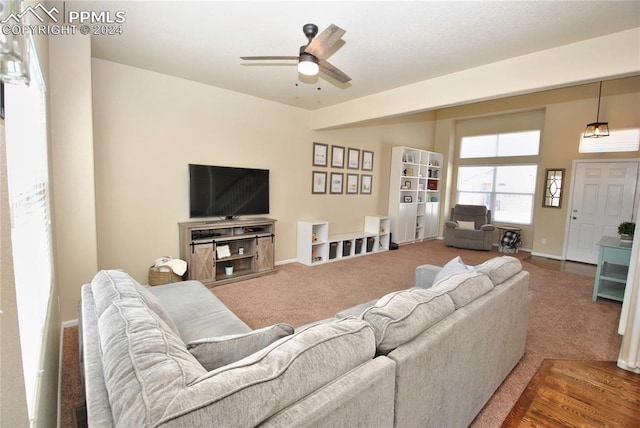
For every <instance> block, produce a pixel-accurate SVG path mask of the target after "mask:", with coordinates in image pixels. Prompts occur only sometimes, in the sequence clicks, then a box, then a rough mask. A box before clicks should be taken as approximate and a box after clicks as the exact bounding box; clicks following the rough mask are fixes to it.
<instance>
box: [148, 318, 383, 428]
mask: <svg viewBox="0 0 640 428" xmlns="http://www.w3.org/2000/svg"><path fill="white" fill-rule="evenodd" d="M374 355H375V339H374V335H373V330H372V328H371V326H370V325H368V324H367V323H365V322H364V321H362V320H358V319H356V318H346V319H344V320H340V321H336V322H333V323H329V324H318V325H314V326H311V327H309V328H307V329H305V330H301V331H299V332H296V333H295V334H293V335H291V336H287V337H284V338H282V339H280V340H278V341H277V342H275V343H273V344H271V345H270V346H268V347H266V348H264V349H263V350H261V351H258V352H256V353H255V354H252V355H250V356H249V357H247V358H244V359H242V360H240V361H237V362H235V363H233V364H229V365H227V366H224V367H221V368H219V369H217V370H213V371H210V372H208V373H207V374H206V375H205V376H204V377H202V378H200V379H199V380H198V381H197V382H195V383H193V384H191V385H190V386H189V388H185V389H183V390H182V391H180V393H179V394H178V395H177V396H176V397H174V399H173V400H172V401H171V403H170V404H169V405H168V406H167V409H166V413H165V417H164V418H163V420H162V421H160V423H167V425H168V426H211V427H214V426H257V425H259V424H260V423H261V422H263V421H265V420H266V419H267V418H268V417H270V416H272V415H273V414H275V413H277V412H278V411H280V410H281V409H284V408H286V407H287V406H290V405H291V404H293V403H297V402H298V401H300V400H301V399H302V398H303V397H306V396H308V395H309V394H311V393H313V392H314V391H317V390H319V389H321V388H323V387H325V386H327V385H328V384H329V383H331V382H333V381H334V380H335V379H338V378H340V377H341V376H343V375H345V374H346V373H349V372H351V371H352V370H353V369H355V368H356V367H359V366H361V365H362V364H365V363H367V362H370V361H371V359H372V358H373V357H374Z"/></svg>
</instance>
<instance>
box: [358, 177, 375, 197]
mask: <svg viewBox="0 0 640 428" xmlns="http://www.w3.org/2000/svg"><path fill="white" fill-rule="evenodd" d="M372 184H373V175H369V174H362V176H361V177H360V186H361V187H360V193H361V194H363V195H370V194H371V186H372Z"/></svg>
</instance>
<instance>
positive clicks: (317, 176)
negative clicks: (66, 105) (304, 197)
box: [311, 171, 327, 195]
mask: <svg viewBox="0 0 640 428" xmlns="http://www.w3.org/2000/svg"><path fill="white" fill-rule="evenodd" d="M311 193H312V194H314V195H319V194H324V193H327V173H326V172H325V171H312V173H311Z"/></svg>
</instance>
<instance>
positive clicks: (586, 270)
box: [524, 255, 597, 278]
mask: <svg viewBox="0 0 640 428" xmlns="http://www.w3.org/2000/svg"><path fill="white" fill-rule="evenodd" d="M524 260H526V261H527V262H529V263H531V264H533V265H536V266H539V267H541V268H545V269H549V270H558V271H561V272H567V273H572V274H575V275H582V276H590V277H592V278H595V277H596V269H597V266H596V265H590V264H587V263H578V262H570V261H567V260H554V259H548V258H546V257H540V256H531V255H530V256H528V257H526V258H525V259H524Z"/></svg>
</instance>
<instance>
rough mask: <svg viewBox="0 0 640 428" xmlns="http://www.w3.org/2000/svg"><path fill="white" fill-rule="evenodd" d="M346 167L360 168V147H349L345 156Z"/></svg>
mask: <svg viewBox="0 0 640 428" xmlns="http://www.w3.org/2000/svg"><path fill="white" fill-rule="evenodd" d="M347 168H349V169H360V149H351V148H350V149H349V151H348V156H347Z"/></svg>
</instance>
